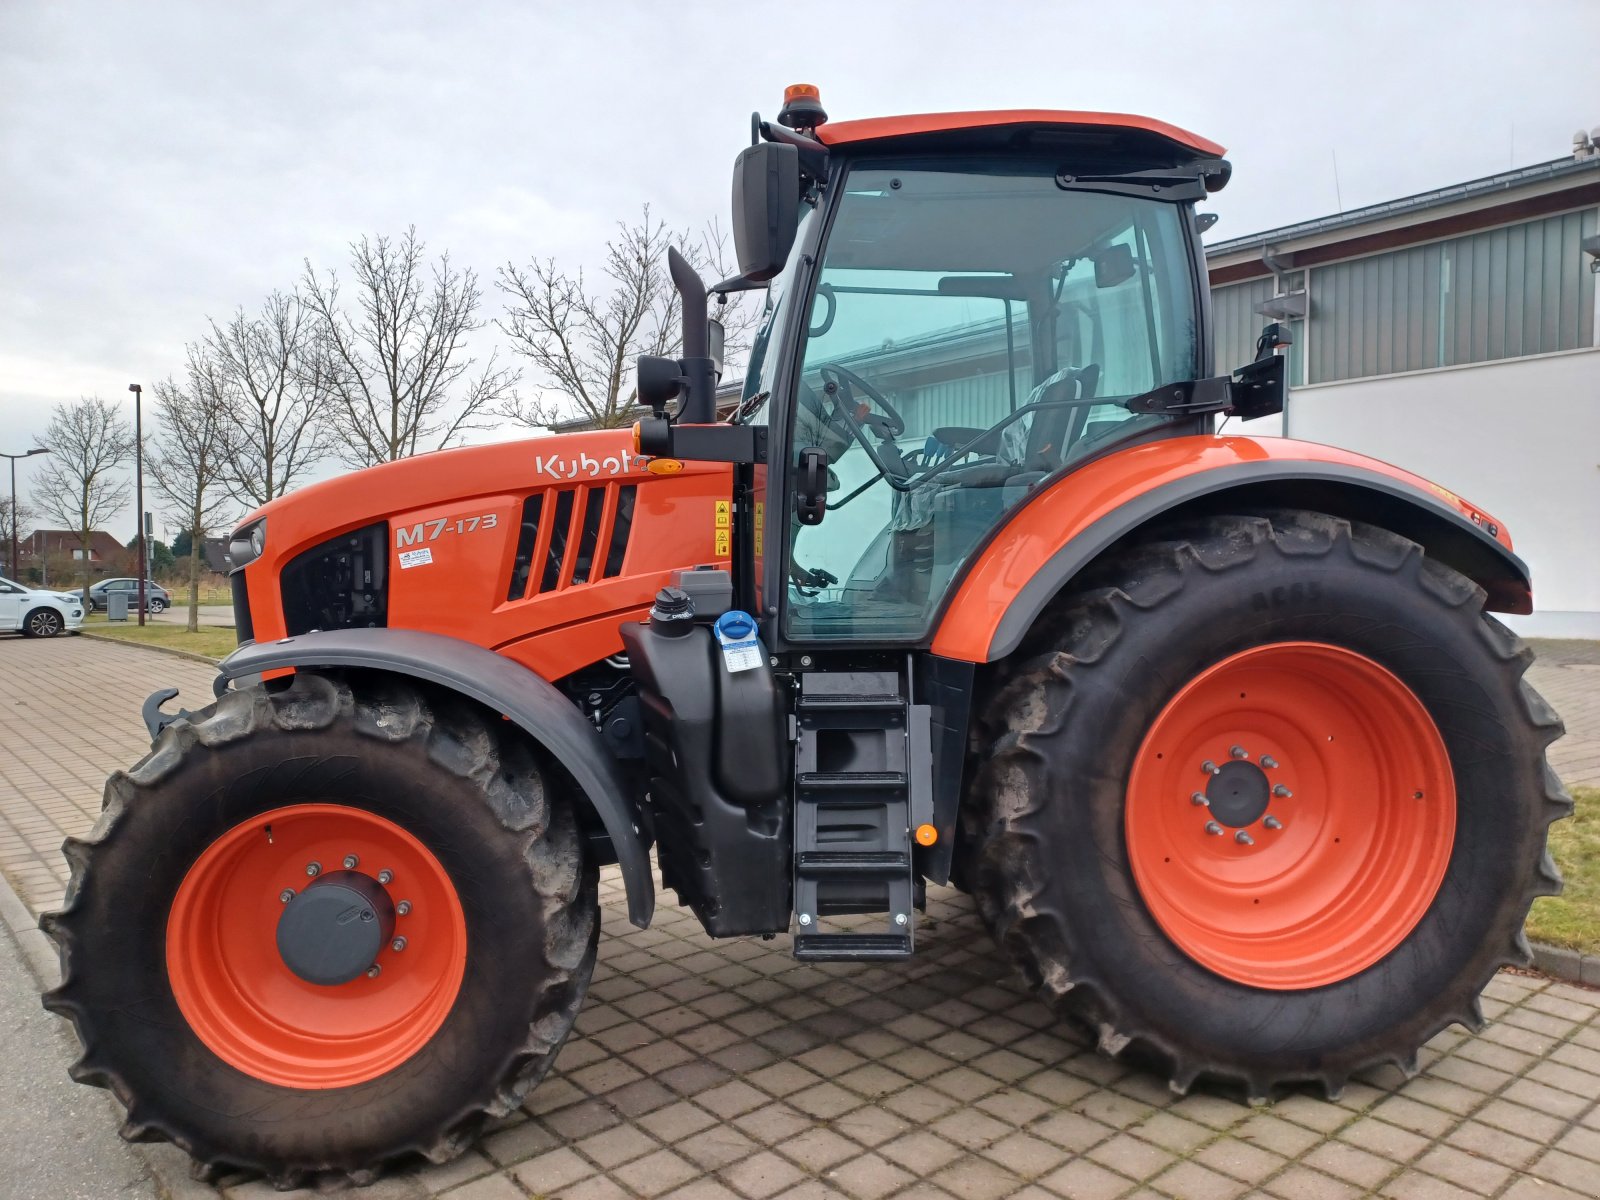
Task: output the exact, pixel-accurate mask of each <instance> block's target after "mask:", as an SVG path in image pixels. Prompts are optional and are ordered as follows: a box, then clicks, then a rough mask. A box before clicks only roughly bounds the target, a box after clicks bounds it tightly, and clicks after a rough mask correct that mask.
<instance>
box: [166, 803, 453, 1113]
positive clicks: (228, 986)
mask: <svg viewBox="0 0 1600 1200" xmlns="http://www.w3.org/2000/svg"><path fill="white" fill-rule="evenodd" d="M346 856H353V857H354V859H355V863H356V866H355V867H354V868H350V869H358V870H360V871H362V872H368V873H370V874H371V876H372V877H373V878H374V880H375V882H376V883H378V884H381V885H382V886H383V887H385V888H386V889H387V891H388V894H389V896H390V897H391V898H392V900H393V901H394V902H395V904H396V907H397V909H398V911H399V913H400V914H401V915H399V916H398V917H397V918H396V925H395V933H396V935H397V936H398V938H399V939H401V940H399V941H397V942H396V943H395V944H396V945H399V946H400V948H399V949H395V948H394V947H393V946H390V947H386V948H384V949H383V950H381V951H380V953H379V954H378V955H377V957H376V961H375V962H374V964H373V966H374V967H375V968H377V969H376V970H375V971H372V972H370V973H368V974H363V975H361V976H359V977H357V978H355V979H352V980H350V981H349V982H347V983H341V984H337V985H332V986H324V985H319V984H314V983H310V982H308V981H306V980H305V979H302V978H301V977H300V976H298V975H297V974H295V973H294V972H293V971H291V970H290V969H289V967H288V966H287V965H286V964H285V962H284V961H283V959H282V957H281V956H280V955H279V953H278V948H277V943H276V940H275V939H276V931H277V928H278V923H279V920H280V918H281V916H282V913H283V910H284V906H285V904H286V903H288V900H289V899H292V897H293V895H294V894H296V893H298V892H299V891H301V890H302V889H304V888H306V887H307V886H308V885H309V884H311V883H312V882H313V881H314V879H315V878H316V877H317V876H318V875H320V874H321V873H322V872H323V871H329V872H337V871H339V870H341V869H343V868H344V863H345V859H346ZM313 866H315V868H316V871H315V873H313V872H312V870H311V868H312V867H313ZM385 874H387V876H388V877H387V878H385ZM402 942H403V944H402ZM466 950H467V931H466V920H465V917H464V915H463V912H462V907H461V902H460V899H459V897H458V895H457V893H456V889H455V886H454V884H453V883H452V882H451V880H450V876H449V874H448V873H447V872H446V871H445V869H444V867H443V866H442V865H441V864H440V862H439V860H438V859H437V858H435V857H434V855H433V854H432V853H431V852H430V851H429V850H428V848H427V847H426V846H424V845H423V844H422V843H421V842H420V841H418V840H417V839H416V838H415V837H414V836H412V835H411V834H410V833H409V832H407V831H406V830H404V829H402V828H401V827H400V826H398V825H396V824H395V823H394V822H392V821H389V820H388V819H386V818H384V817H381V816H379V815H378V814H376V813H372V812H368V811H367V810H365V809H358V808H351V807H347V806H344V805H337V804H297V805H290V806H287V807H284V808H278V809H274V810H272V811H271V812H266V813H262V814H261V815H260V816H256V817H252V818H250V819H249V820H247V821H243V822H240V823H239V824H238V825H235V826H234V827H233V828H232V829H230V830H228V831H227V832H226V833H224V834H223V835H222V836H221V837H219V838H217V839H216V840H215V841H214V842H212V843H211V844H210V845H209V846H207V847H206V848H205V849H204V850H203V851H202V852H201V854H200V855H199V857H198V858H197V859H196V860H195V862H194V864H193V865H192V866H191V867H190V868H189V871H188V873H187V874H186V875H185V876H184V879H183V882H182V883H181V884H180V885H179V887H178V892H177V895H176V896H175V897H174V899H173V903H172V911H171V914H170V915H169V917H168V920H167V937H166V959H167V973H168V978H169V979H170V981H171V984H172V992H173V997H174V999H176V1001H177V1004H178V1007H179V1009H180V1010H181V1011H182V1013H183V1015H184V1017H185V1019H186V1020H187V1021H188V1023H189V1026H190V1028H192V1029H193V1030H194V1033H195V1035H196V1036H197V1037H198V1038H199V1039H200V1040H201V1041H202V1042H203V1043H205V1045H206V1046H207V1047H208V1048H209V1049H210V1050H211V1051H212V1052H213V1053H214V1054H216V1055H217V1057H218V1058H221V1059H222V1060H223V1061H224V1062H227V1063H228V1064H229V1065H231V1066H234V1067H237V1068H238V1069H239V1070H241V1071H243V1072H245V1074H247V1075H251V1076H254V1077H255V1078H257V1079H261V1080H264V1081H265V1082H267V1083H274V1084H279V1085H281V1086H284V1087H292V1088H305V1089H315V1088H335V1087H346V1086H350V1085H353V1084H358V1083H363V1082H365V1081H367V1080H369V1079H375V1078H377V1077H378V1076H380V1075H383V1074H385V1073H386V1072H388V1071H391V1070H393V1069H394V1068H395V1067H398V1066H400V1065H401V1064H402V1063H404V1062H405V1061H406V1060H407V1059H409V1058H410V1057H411V1056H412V1055H413V1054H415V1053H416V1052H417V1051H418V1050H420V1049H421V1048H422V1047H423V1045H425V1044H426V1043H427V1042H428V1040H429V1039H430V1038H432V1037H433V1035H434V1034H435V1033H436V1032H438V1029H439V1027H440V1026H441V1025H442V1024H443V1023H444V1020H445V1017H446V1016H447V1015H448V1014H449V1012H450V1009H451V1007H452V1005H453V1004H454V1003H455V999H456V996H457V994H458V993H459V991H460V988H461V980H462V977H463V975H464V974H465V970H466Z"/></svg>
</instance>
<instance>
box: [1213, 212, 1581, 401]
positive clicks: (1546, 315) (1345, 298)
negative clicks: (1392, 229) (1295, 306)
mask: <svg viewBox="0 0 1600 1200" xmlns="http://www.w3.org/2000/svg"><path fill="white" fill-rule="evenodd" d="M1594 231H1595V213H1594V211H1593V210H1592V209H1591V210H1587V211H1584V212H1574V213H1566V214H1564V215H1562V216H1558V217H1546V218H1544V219H1542V220H1538V221H1528V222H1525V223H1524V224H1521V225H1511V226H1507V227H1505V228H1502V229H1490V230H1485V231H1484V232H1482V233H1475V234H1471V235H1469V236H1467V237H1460V238H1452V239H1451V240H1449V241H1444V242H1432V243H1429V244H1428V245H1424V246H1413V247H1410V248H1408V249H1404V250H1396V251H1392V252H1390V253H1387V254H1375V255H1372V256H1370V257H1368V258H1359V259H1353V260H1352V261H1350V262H1342V263H1334V264H1332V265H1330V266H1326V267H1316V268H1314V269H1313V270H1312V271H1311V273H1310V274H1311V285H1310V294H1311V320H1310V351H1311V355H1310V364H1309V366H1310V380H1309V381H1310V382H1311V383H1329V382H1332V381H1334V380H1340V379H1360V378H1363V377H1366V376H1371V375H1392V374H1395V373H1397V372H1400V371H1417V370H1423V369H1426V368H1429V367H1449V366H1456V365H1459V364H1463V363H1474V362H1489V361H1492V360H1494V359H1501V358H1517V357H1521V356H1523V355H1529V354H1548V353H1550V352H1552V351H1556V350H1575V349H1579V348H1582V347H1585V346H1592V345H1593V344H1594V302H1595V283H1594V276H1593V275H1592V274H1591V273H1590V272H1589V271H1588V269H1587V263H1586V261H1585V258H1584V254H1583V251H1582V249H1581V248H1580V246H1579V243H1580V241H1581V240H1582V239H1583V238H1584V237H1586V236H1588V235H1590V234H1592V233H1594ZM1219 328H1220V326H1219ZM1219 347H1220V343H1219Z"/></svg>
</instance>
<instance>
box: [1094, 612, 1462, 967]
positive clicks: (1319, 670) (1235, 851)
mask: <svg viewBox="0 0 1600 1200" xmlns="http://www.w3.org/2000/svg"><path fill="white" fill-rule="evenodd" d="M1455 821H1456V795H1455V779H1454V775H1453V773H1452V771H1451V767H1450V758H1449V754H1448V751H1447V750H1446V749H1445V745H1444V740H1443V738H1442V737H1441V736H1440V734H1439V730H1438V727H1437V726H1436V725H1435V724H1434V722H1433V719H1432V718H1431V717H1430V716H1429V715H1428V712H1427V710H1426V709H1425V708H1424V707H1423V705H1422V702H1421V701H1420V700H1418V699H1417V697H1416V696H1415V695H1414V694H1413V693H1412V692H1411V690H1410V689H1409V688H1407V687H1406V686H1405V684H1404V683H1402V682H1401V681H1400V680H1399V679H1398V678H1396V677H1395V676H1394V675H1393V674H1392V673H1391V672H1389V671H1388V670H1386V669H1385V668H1384V667H1382V666H1380V665H1379V664H1378V663H1376V662H1374V661H1373V660H1371V659H1369V658H1367V657H1365V656H1364V655H1361V654H1357V653H1355V652H1354V651H1351V650H1346V649H1344V648H1342V647H1338V646H1331V645H1326V644H1323V643H1316V642H1280V643H1274V644H1271V645H1265V646H1258V647H1255V648H1254V649H1250V650H1246V651H1243V652H1242V653H1239V654H1235V655H1233V656H1231V657H1229V658H1226V659H1224V660H1223V661H1221V662H1219V663H1217V664H1215V665H1214V666H1212V667H1210V668H1208V669H1207V670H1205V671H1203V672H1202V673H1200V674H1199V675H1197V676H1196V677H1195V678H1194V679H1193V680H1191V681H1190V682H1189V683H1188V684H1186V685H1185V686H1184V687H1183V688H1182V689H1181V690H1180V691H1179V692H1178V694H1177V695H1176V696H1174V697H1173V698H1172V700H1170V701H1169V702H1168V703H1167V705H1166V707H1165V708H1163V709H1162V711H1161V713H1160V714H1159V715H1158V716H1157V717H1156V719H1155V721H1154V723H1153V724H1152V725H1151V727H1150V730H1149V732H1148V734H1147V735H1146V736H1145V739H1144V742H1143V744H1142V745H1141V746H1140V748H1139V751H1138V754H1137V756H1136V757H1135V759H1134V764H1133V770H1132V772H1131V773H1130V776H1129V781H1128V792H1127V804H1126V814H1125V825H1124V831H1125V834H1124V835H1125V837H1126V841H1127V849H1128V859H1129V866H1130V868H1131V870H1132V872H1133V876H1134V880H1135V882H1136V883H1137V885H1138V888H1139V892H1140V895H1141V896H1142V898H1143V899H1144V902H1145V904H1146V906H1147V907H1148V908H1149V910H1150V913H1151V915H1152V916H1153V917H1154V918H1155V921H1156V923H1157V924H1158V925H1159V926H1160V927H1161V929H1162V931H1163V932H1164V933H1166V935H1167V936H1168V937H1169V938H1171V939H1172V941H1173V942H1175V943H1176V944H1177V946H1178V947H1179V948H1180V949H1181V950H1182V951H1183V952H1184V953H1186V954H1187V955H1189V957H1191V958H1192V959H1194V960H1195V961H1196V962H1198V963H1200V964H1201V965H1202V966H1204V967H1206V968H1207V969H1209V970H1211V971H1213V972H1215V973H1216V974H1218V975H1221V976H1223V977H1225V978H1227V979H1231V980H1234V981H1235V982H1238V983H1243V984H1247V985H1249V986H1253V987H1260V988H1268V989H1278V990H1290V989H1301V988H1311V987H1319V986H1323V985H1326V984H1331V983H1336V982H1338V981H1339V980H1342V979H1347V978H1349V977H1351V976H1353V975H1356V974H1358V973H1360V972H1361V971H1364V970H1366V969H1367V968H1368V967H1370V966H1372V965H1373V964H1374V963H1376V962H1378V961H1379V960H1380V959H1382V958H1383V957H1384V956H1385V955H1387V954H1388V953H1389V952H1390V951H1392V950H1393V949H1394V948H1395V947H1396V946H1398V945H1399V944H1400V943H1401V942H1403V941H1404V940H1405V938H1406V937H1407V936H1408V935H1409V934H1410V933H1411V931H1412V930H1413V929H1414V928H1415V927H1416V925H1417V923H1418V922H1419V921H1420V920H1421V919H1422V917H1423V914H1424V913H1426V912H1427V910H1428V907H1429V905H1430V904H1431V903H1432V902H1433V898H1434V896H1435V895H1436V894H1437V892H1438V890H1439V886H1440V884H1441V883H1442V881H1443V879H1444V874H1445V870H1446V868H1447V867H1448V865H1449V861H1450V853H1451V849H1452V847H1453V844H1454V840H1455Z"/></svg>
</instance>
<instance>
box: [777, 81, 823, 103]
mask: <svg viewBox="0 0 1600 1200" xmlns="http://www.w3.org/2000/svg"><path fill="white" fill-rule="evenodd" d="M802 99H806V100H821V99H822V92H821V91H820V90H819V89H818V87H817V85H816V84H814V83H791V84H790V85H789V86H788V87H786V88H784V89H783V102H784V103H785V104H787V103H789V101H791V100H802Z"/></svg>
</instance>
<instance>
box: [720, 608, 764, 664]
mask: <svg viewBox="0 0 1600 1200" xmlns="http://www.w3.org/2000/svg"><path fill="white" fill-rule="evenodd" d="M714 632H715V633H716V637H717V645H719V646H720V647H722V665H723V666H725V667H727V668H728V670H729V671H750V670H754V669H755V668H756V667H759V666H760V665H761V663H762V660H763V658H764V657H765V655H764V653H763V652H762V649H761V639H760V638H758V637H757V636H756V619H755V618H754V617H752V616H751V615H750V614H749V613H747V612H740V611H739V610H738V609H736V608H735V609H731V610H729V611H728V612H725V613H723V614H722V615H721V616H720V617H718V618H717V623H716V625H715V626H714Z"/></svg>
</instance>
